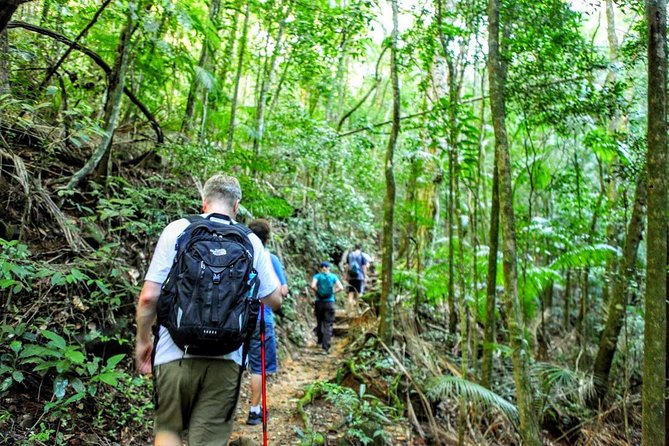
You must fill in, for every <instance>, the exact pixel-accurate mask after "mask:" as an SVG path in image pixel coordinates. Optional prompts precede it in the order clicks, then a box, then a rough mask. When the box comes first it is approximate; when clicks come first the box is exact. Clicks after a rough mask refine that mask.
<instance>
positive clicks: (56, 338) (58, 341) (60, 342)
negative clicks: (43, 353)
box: [42, 330, 67, 349]
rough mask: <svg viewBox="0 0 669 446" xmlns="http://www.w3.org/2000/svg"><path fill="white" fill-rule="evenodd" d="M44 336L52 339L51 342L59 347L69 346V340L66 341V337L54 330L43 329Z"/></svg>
mask: <svg viewBox="0 0 669 446" xmlns="http://www.w3.org/2000/svg"><path fill="white" fill-rule="evenodd" d="M42 336H44V337H45V338H47V339H50V340H51V343H53V345H54V346H55V347H57V348H59V349H65V347H67V342H65V339H64V338H63V337H62V336H60V335H59V334H56V333H54V332H53V331H49V330H42Z"/></svg>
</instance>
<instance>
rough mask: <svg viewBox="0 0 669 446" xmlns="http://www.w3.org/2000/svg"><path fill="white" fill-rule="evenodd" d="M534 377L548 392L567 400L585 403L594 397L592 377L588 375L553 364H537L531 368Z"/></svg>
mask: <svg viewBox="0 0 669 446" xmlns="http://www.w3.org/2000/svg"><path fill="white" fill-rule="evenodd" d="M533 369H534V373H535V375H536V376H537V377H538V378H539V380H540V381H541V382H542V383H543V386H544V388H546V389H549V392H552V391H554V392H555V393H556V394H557V395H558V396H563V397H565V398H567V399H569V400H572V401H574V400H576V401H578V402H580V403H585V401H587V400H588V399H589V398H590V397H592V396H594V391H595V387H594V382H593V376H592V374H590V373H585V372H581V371H578V370H571V369H568V368H565V367H560V366H558V365H555V364H549V363H545V362H538V363H536V364H534V366H533Z"/></svg>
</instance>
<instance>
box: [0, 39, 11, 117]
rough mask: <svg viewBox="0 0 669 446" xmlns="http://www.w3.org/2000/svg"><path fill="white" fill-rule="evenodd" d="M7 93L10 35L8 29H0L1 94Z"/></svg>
mask: <svg viewBox="0 0 669 446" xmlns="http://www.w3.org/2000/svg"><path fill="white" fill-rule="evenodd" d="M5 93H9V36H7V31H6V30H5V31H0V95H3V94H5ZM1 120H2V118H0V121H1Z"/></svg>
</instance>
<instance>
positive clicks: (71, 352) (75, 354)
mask: <svg viewBox="0 0 669 446" xmlns="http://www.w3.org/2000/svg"><path fill="white" fill-rule="evenodd" d="M65 357H66V358H67V359H69V360H70V361H72V362H73V363H74V364H81V363H83V362H84V360H85V359H86V357H85V356H84V354H83V353H81V352H80V351H79V350H75V349H74V348H73V347H70V348H68V349H67V351H66V352H65Z"/></svg>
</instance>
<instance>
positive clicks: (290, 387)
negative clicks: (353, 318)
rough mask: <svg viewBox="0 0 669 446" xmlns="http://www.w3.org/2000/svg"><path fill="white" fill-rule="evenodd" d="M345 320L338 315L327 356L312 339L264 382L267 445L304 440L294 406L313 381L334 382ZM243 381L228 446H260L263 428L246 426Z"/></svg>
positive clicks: (246, 392)
mask: <svg viewBox="0 0 669 446" xmlns="http://www.w3.org/2000/svg"><path fill="white" fill-rule="evenodd" d="M348 320H349V319H348V318H346V317H345V316H344V314H343V312H342V311H338V312H337V319H336V322H335V329H334V337H333V340H332V341H333V343H332V348H331V349H330V353H329V354H324V352H323V350H322V349H321V348H320V347H319V346H317V345H316V339H315V336H311V338H310V339H309V341H308V343H307V346H305V347H299V348H296V349H295V350H293V351H292V353H291V354H289V355H288V357H285V358H280V359H279V371H278V373H277V374H276V375H273V376H270V377H268V380H267V411H268V415H269V416H268V423H267V432H268V444H270V445H276V446H284V445H299V444H300V443H301V441H302V440H303V438H301V434H303V431H304V426H303V424H302V420H301V418H300V417H299V415H298V414H297V403H298V401H299V399H300V398H301V397H302V396H304V388H305V387H306V386H307V385H309V384H311V383H314V382H316V381H327V380H330V379H333V378H334V377H335V376H336V374H337V368H338V365H339V361H340V360H341V359H342V358H344V357H345V348H346V345H347V344H348V340H347V338H346V334H347V331H348ZM245 375H246V376H245V378H244V380H243V381H242V390H241V395H240V398H239V406H238V408H237V413H236V416H235V432H234V433H233V434H232V437H231V439H230V444H231V445H238V446H252V445H262V441H263V435H262V424H260V425H257V426H248V425H247V424H246V419H247V416H248V411H249V401H250V396H249V395H250V390H249V389H250V387H249V379H248V373H245Z"/></svg>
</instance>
